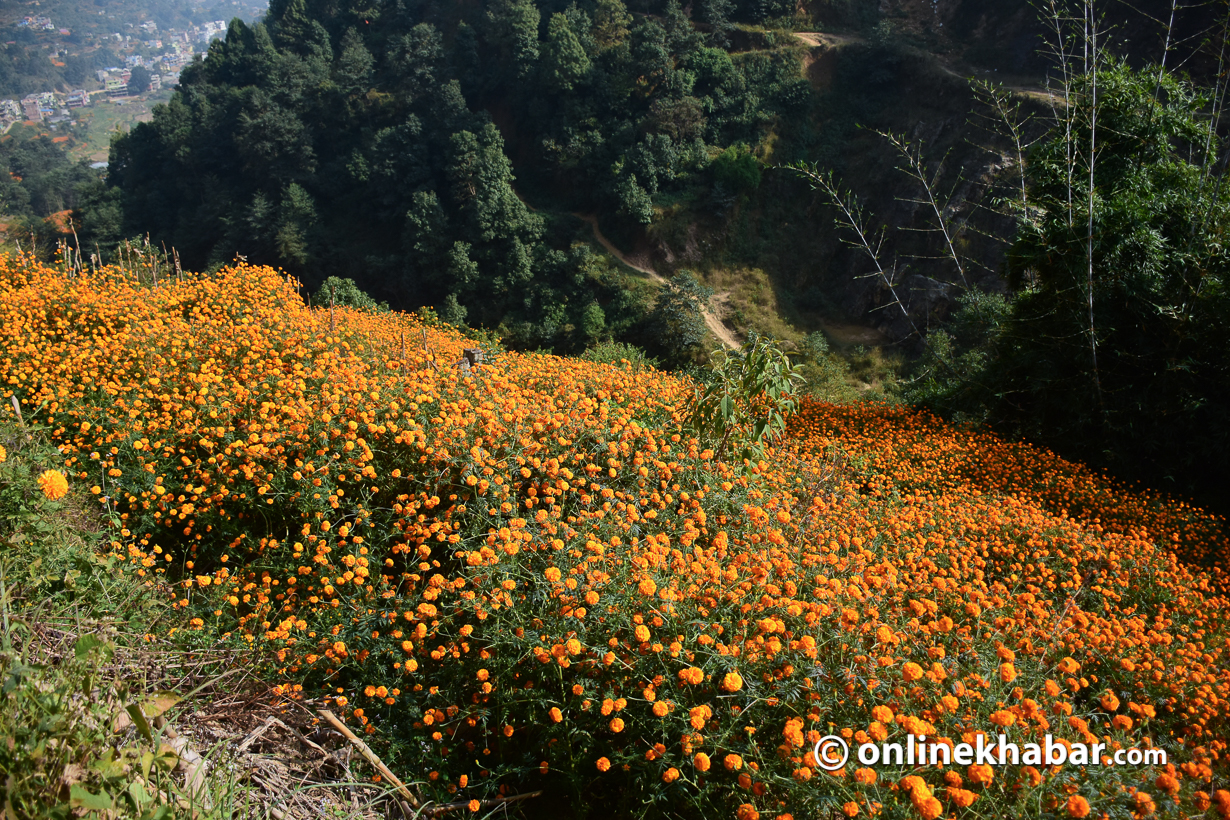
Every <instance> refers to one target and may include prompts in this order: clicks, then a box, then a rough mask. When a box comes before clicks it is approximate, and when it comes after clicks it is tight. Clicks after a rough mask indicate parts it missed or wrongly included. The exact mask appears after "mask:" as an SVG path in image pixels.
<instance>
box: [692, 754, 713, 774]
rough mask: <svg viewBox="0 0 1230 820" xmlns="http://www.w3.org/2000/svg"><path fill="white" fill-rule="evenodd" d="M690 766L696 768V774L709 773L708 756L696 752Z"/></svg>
mask: <svg viewBox="0 0 1230 820" xmlns="http://www.w3.org/2000/svg"><path fill="white" fill-rule="evenodd" d="M692 765H693V766H695V767H696V770H697V771H698V772H707V771H709V765H710V762H709V755H707V754H705V753H704V752H697V753H696V757H694V758H692Z"/></svg>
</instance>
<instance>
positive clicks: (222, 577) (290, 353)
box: [0, 261, 1230, 820]
mask: <svg viewBox="0 0 1230 820" xmlns="http://www.w3.org/2000/svg"><path fill="white" fill-rule="evenodd" d="M0 328H2V330H0V363H2V364H3V369H4V373H5V374H6V379H5V390H4V398H5V399H6V401H5V406H6V407H7V405H8V402H7V398H8V397H9V396H14V397H16V398H17V399H18V401H19V402H20V403H21V405H22V407H23V408H24V412H25V414H26V417H27V418H36V419H37V420H38V421H39V422H41V423H45V424H47V425H49V426H50V429H51V430H52V431H53V433H52V434H53V437H54V440H55V441H56V442H57V443H58V444H59V445H60V446H61V448H62V452H63V455H64V463H65V466H66V469H67V470H68V472H69V476H70V480H71V482H72V484H73V486H74V487H80V488H87V487H88V488H90V492H92V493H93V494H94V495H96V496H97V497H98V499H99V502H100V503H101V504H104V505H108V508H109V509H110V510H112V511H113V512H114V513H115V514H116V515H117V516H118V522H117V529H116V530H115V531H114V532H113V535H112V540H111V548H112V550H113V551H114V554H115V555H116V556H118V557H119V558H121V559H122V562H123V565H125V566H126V567H128V571H131V572H134V573H136V574H138V575H140V576H142V577H146V578H150V579H152V580H157V581H158V583H160V584H166V585H167V588H168V589H170V590H172V591H173V594H174V600H175V602H176V608H177V609H178V610H179V611H180V612H181V617H182V621H181V622H180V623H179V624H176V628H177V629H179V628H187V629H190V630H195V631H197V632H198V633H199V636H200V640H201V641H202V642H203V643H205V644H222V645H234V646H239V647H248V648H250V652H251V655H250V657H251V658H252V661H253V664H254V665H255V668H259V669H261V670H262V673H263V674H264V675H265V676H266V677H267V679H268V680H269V682H270V683H271V684H277V686H278V688H277V690H276V691H277V692H279V693H281V694H282V695H284V696H285V697H287V698H291V699H304V698H323V699H324V700H325V702H326V703H328V704H329V705H330V706H331V708H333V709H334V710H336V711H337V712H339V713H340V714H342V715H344V717H345V719H346V720H347V721H348V722H349V723H350V724H351V725H352V726H353V727H354V728H355V730H356V731H359V730H360V729H361V730H362V731H363V732H366V733H367V735H369V736H370V737H369V740H370V741H371V742H372V743H374V744H376V745H377V747H378V748H380V749H381V750H382V753H383V756H384V759H385V760H386V761H387V762H388V763H389V764H390V766H391V767H392V768H393V770H394V771H395V772H397V773H398V774H399V775H400V776H401V777H402V779H403V780H405V781H407V782H409V783H412V784H413V789H414V792H415V795H416V800H421V801H427V800H433V801H439V802H455V801H461V802H462V803H463V804H464V803H465V802H466V801H470V800H472V801H474V802H472V803H470V804H469V805H470V806H471V807H472V808H476V809H477V808H479V807H481V805H482V804H481V802H480V801H482V800H485V799H493V798H495V797H496V796H497V795H511V794H517V793H521V792H528V791H531V790H533V791H538V790H542V791H544V793H545V794H544V796H543V797H541V798H539V799H537V800H536V801H529V802H527V803H526V804H525V806H524V809H525V811H527V812H529V813H531V814H534V815H537V814H542V815H544V816H545V815H546V814H547V813H551V812H558V811H560V810H561V808H562V807H564V806H571V810H572V811H573V812H574V813H575V814H577V815H580V814H588V815H590V816H632V815H636V816H644V815H671V816H680V815H682V816H697V817H699V816H706V817H713V816H737V817H739V818H742V820H748V819H749V818H754V817H758V816H769V817H771V816H779V815H780V814H781V813H783V812H792V813H794V815H795V816H808V812H810V811H814V809H815V806H816V805H817V801H818V800H821V801H823V802H825V803H827V804H829V805H832V806H834V807H838V808H839V809H843V810H844V811H845V812H846V814H847V815H851V816H854V815H859V814H862V813H865V812H866V813H877V812H879V813H881V814H883V816H886V817H907V816H908V817H914V816H919V815H921V816H923V817H928V818H934V817H937V816H939V815H940V814H941V813H944V812H945V811H946V810H947V811H952V812H956V811H958V810H959V809H961V808H962V807H968V812H967V815H968V816H979V817H1002V816H1009V815H1012V816H1039V814H1038V812H1039V811H1042V812H1044V813H1050V815H1051V816H1054V815H1055V814H1058V813H1063V812H1067V813H1069V814H1071V815H1072V816H1077V817H1080V816H1086V813H1088V812H1089V811H1091V810H1092V811H1093V812H1094V813H1095V814H1096V813H1101V812H1103V811H1105V812H1107V813H1109V814H1110V815H1111V816H1126V814H1128V813H1130V812H1133V811H1135V812H1139V813H1145V814H1147V813H1149V812H1150V811H1153V810H1155V809H1156V810H1160V811H1161V812H1162V813H1164V814H1167V815H1170V816H1181V815H1190V816H1197V815H1201V814H1203V812H1205V810H1206V809H1207V808H1208V807H1209V806H1210V803H1211V801H1212V800H1214V799H1216V800H1217V801H1218V805H1219V807H1223V808H1226V807H1230V794H1225V793H1223V792H1217V793H1216V794H1211V792H1213V791H1214V789H1213V787H1211V786H1210V785H1209V784H1210V782H1213V781H1214V780H1215V779H1216V780H1217V781H1220V780H1222V779H1224V778H1225V777H1226V774H1227V772H1226V768H1225V763H1224V755H1225V751H1226V737H1227V727H1228V723H1227V716H1228V711H1230V709H1228V705H1227V704H1228V703H1230V700H1228V699H1230V664H1228V663H1227V657H1226V654H1227V633H1226V613H1227V610H1228V602H1227V599H1226V597H1225V585H1224V584H1225V577H1224V574H1223V572H1222V571H1221V570H1220V569H1219V567H1220V565H1221V564H1222V563H1223V561H1224V558H1225V555H1226V552H1225V550H1226V541H1225V538H1224V537H1223V535H1222V529H1221V526H1222V522H1220V521H1219V520H1217V519H1214V518H1212V517H1210V516H1207V515H1206V514H1204V513H1202V512H1201V511H1200V510H1196V509H1192V508H1190V507H1186V506H1184V505H1182V504H1176V503H1173V502H1170V501H1168V500H1166V499H1164V498H1159V497H1154V496H1148V495H1144V494H1140V493H1136V492H1133V491H1131V490H1130V489H1126V488H1123V487H1119V486H1116V485H1113V484H1110V483H1107V482H1106V481H1104V480H1102V479H1100V478H1099V477H1097V476H1095V475H1093V474H1091V473H1089V472H1088V471H1086V470H1084V469H1083V468H1081V467H1080V465H1075V464H1071V463H1068V462H1065V461H1063V460H1061V459H1058V458H1056V457H1054V456H1053V455H1051V454H1049V453H1047V452H1045V451H1041V450H1038V449H1035V448H1031V447H1028V446H1023V445H1012V444H1007V443H1004V442H1002V441H1000V440H998V439H996V438H994V437H993V436H990V435H987V434H975V433H970V432H967V431H964V430H961V429H958V428H954V427H951V426H948V425H945V424H943V423H941V422H939V421H937V420H936V419H934V418H933V417H930V416H926V415H920V414H916V413H913V412H911V411H909V410H905V409H902V408H890V407H884V406H879V405H873V404H866V405H856V406H849V407H837V406H831V405H823V404H818V403H815V402H805V403H804V405H803V407H802V410H801V412H800V413H799V414H798V415H797V417H796V418H794V419H793V420H792V422H791V425H790V429H789V432H788V435H787V437H786V438H785V439H783V440H782V441H781V442H779V444H778V446H777V448H776V449H773V450H771V451H770V452H768V453H767V454H766V457H765V459H764V460H763V461H761V462H760V463H759V464H730V463H723V462H720V461H716V460H715V459H714V457H713V452H712V450H711V449H710V448H709V445H708V443H707V442H705V441H698V440H696V439H695V438H694V437H692V436H691V434H690V433H689V431H688V429H687V428H686V427H685V426H684V424H683V422H684V420H685V419H686V416H687V411H688V409H689V405H690V401H691V397H692V395H693V391H694V387H693V385H692V384H691V383H690V382H689V381H688V380H687V379H684V378H679V377H675V376H670V375H667V374H663V373H659V372H656V371H653V370H651V369H643V370H637V369H634V368H632V367H630V366H625V367H623V368H620V367H611V366H606V365H596V364H589V363H585V362H579V361H576V360H569V359H562V358H557V357H552V356H542V355H528V354H527V355H522V354H512V353H503V352H500V351H497V350H494V349H492V350H488V351H487V357H486V360H485V361H484V362H483V363H481V364H479V365H478V366H477V367H476V368H473V369H469V370H467V369H465V368H462V367H460V366H459V365H458V362H459V361H460V360H461V359H462V350H463V349H464V348H466V347H469V346H471V344H472V343H470V342H468V341H467V340H466V339H464V338H463V337H462V336H460V335H459V334H457V333H456V332H454V331H453V330H451V329H449V328H447V327H435V326H429V325H425V324H424V323H423V322H421V321H420V320H419V319H417V318H416V317H413V316H409V315H405V314H396V313H384V314H369V313H363V312H358V311H352V310H344V309H336V310H329V309H324V310H320V309H316V310H311V309H308V308H305V307H304V306H303V304H302V302H301V301H300V300H299V299H298V297H297V295H296V289H295V283H294V282H292V281H289V280H288V279H287V278H285V277H284V276H283V275H282V274H280V273H278V272H277V271H274V270H271V269H267V268H255V267H246V266H238V267H232V268H228V269H225V270H223V271H222V272H221V273H219V274H218V275H217V276H214V277H206V276H196V275H185V276H184V277H183V278H182V280H178V279H173V280H171V281H169V282H168V281H166V280H165V279H164V280H163V281H162V284H160V285H159V286H157V287H154V286H153V285H152V284H148V283H142V282H140V281H138V280H137V279H136V278H134V277H133V276H131V275H125V274H123V273H122V272H119V271H115V270H108V271H105V272H103V273H101V274H99V275H97V276H90V275H82V274H79V275H77V276H76V277H70V276H67V275H65V274H64V273H63V272H61V271H58V270H52V269H48V268H45V267H42V266H40V265H37V264H34V263H30V262H22V261H18V262H0ZM978 732H985V733H999V732H1003V733H1005V734H1006V735H1007V736H1008V737H1009V738H1010V739H1011V740H1012V741H1013V742H1017V743H1022V744H1024V743H1028V742H1033V741H1036V742H1041V739H1042V737H1043V735H1045V734H1050V735H1052V736H1054V737H1056V738H1060V739H1061V740H1060V741H1059V742H1060V743H1062V744H1064V745H1065V746H1066V747H1067V748H1074V746H1073V745H1072V744H1081V743H1085V742H1089V743H1092V742H1095V741H1096V742H1099V743H1106V744H1108V745H1107V748H1106V751H1107V754H1108V755H1109V754H1111V753H1112V752H1113V751H1114V750H1116V749H1129V748H1136V747H1155V748H1160V749H1162V750H1164V751H1165V752H1166V754H1167V755H1168V763H1167V764H1166V765H1160V764H1158V765H1152V766H1142V767H1124V766H1119V767H1114V766H1097V765H1093V766H1087V767H1086V766H1082V765H1079V764H1076V765H1066V766H1057V767H1047V766H1044V765H1042V766H1034V765H1022V766H1020V767H1017V766H1009V767H1005V768H996V769H992V768H991V767H988V766H985V765H980V764H974V765H970V766H968V767H950V768H948V769H946V770H940V769H938V768H935V767H921V768H919V767H914V766H908V765H896V764H894V765H882V766H879V767H877V768H875V769H872V768H870V767H868V766H861V765H855V764H854V762H853V761H854V758H851V760H850V763H849V764H848V765H847V766H846V767H844V768H842V769H841V770H840V771H838V772H836V774H835V775H830V774H826V773H824V772H823V771H820V770H818V769H817V768H816V766H815V760H814V758H813V757H812V747H813V745H814V744H815V743H816V742H817V741H819V740H820V738H821V736H822V735H828V734H837V735H839V736H843V737H844V738H846V739H847V740H848V742H851V743H853V744H861V743H864V742H868V741H869V739H870V738H876V739H881V738H889V739H891V740H896V741H900V742H906V735H907V734H912V735H926V736H927V737H928V738H929V739H930V740H929V744H930V748H934V747H935V746H936V745H937V744H939V745H947V746H950V747H951V746H952V745H954V744H957V743H961V742H970V743H973V742H974V741H975V737H974V735H975V733H978ZM1082 812H1084V813H1082Z"/></svg>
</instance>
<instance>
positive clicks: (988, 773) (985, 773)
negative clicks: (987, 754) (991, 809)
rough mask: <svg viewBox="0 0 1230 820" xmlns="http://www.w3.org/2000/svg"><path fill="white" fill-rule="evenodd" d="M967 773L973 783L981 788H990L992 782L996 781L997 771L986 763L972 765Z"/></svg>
mask: <svg viewBox="0 0 1230 820" xmlns="http://www.w3.org/2000/svg"><path fill="white" fill-rule="evenodd" d="M965 771H966V774H967V775H969V779H970V780H971V781H972V782H974V783H977V784H979V785H981V786H989V785H991V781H992V780H994V779H995V770H994V769H992V768H991V767H990V766H988V765H987V764H985V763H974V764H971V765H970V767H969V768H968V769H966V770H965Z"/></svg>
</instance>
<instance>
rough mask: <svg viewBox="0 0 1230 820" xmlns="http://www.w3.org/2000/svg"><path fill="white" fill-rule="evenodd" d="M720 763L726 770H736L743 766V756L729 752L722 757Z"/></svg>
mask: <svg viewBox="0 0 1230 820" xmlns="http://www.w3.org/2000/svg"><path fill="white" fill-rule="evenodd" d="M722 765H723V766H725V767H726V770H727V771H731V772H737V771H739V770H740V769H742V768H743V758H741V757H739V756H738V755H736V754H729V755H726V757H724V758H722Z"/></svg>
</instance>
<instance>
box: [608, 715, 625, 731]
mask: <svg viewBox="0 0 1230 820" xmlns="http://www.w3.org/2000/svg"><path fill="white" fill-rule="evenodd" d="M608 725H609V726H610V727H611V731H612V732H614V733H615V734H619V733H620V732H622V731H623V730H624V722H623V719H622V718H611V722H610V723H609V724H608Z"/></svg>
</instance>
